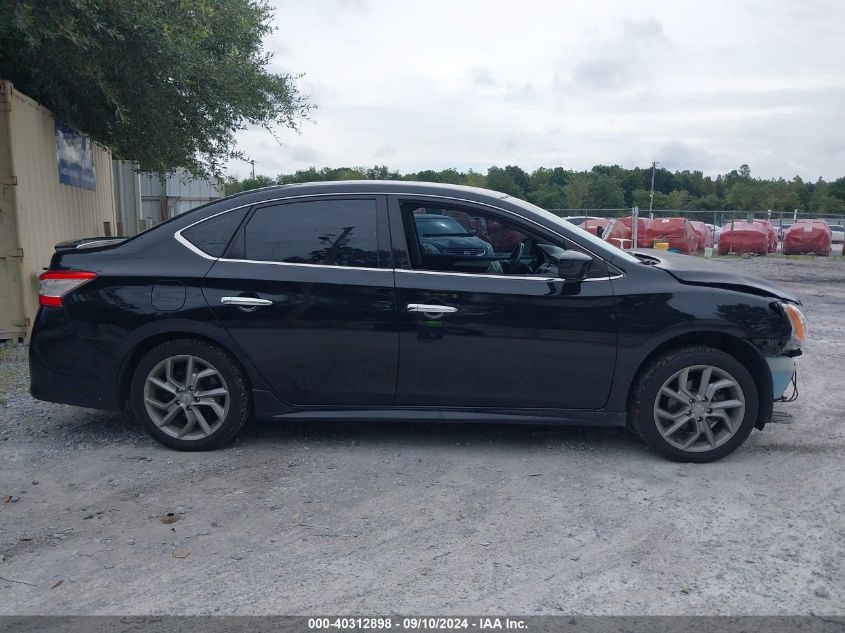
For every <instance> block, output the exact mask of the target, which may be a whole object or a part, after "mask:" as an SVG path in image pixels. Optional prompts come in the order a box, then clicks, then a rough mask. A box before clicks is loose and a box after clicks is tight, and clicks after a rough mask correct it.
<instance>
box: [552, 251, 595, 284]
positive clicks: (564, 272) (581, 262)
mask: <svg viewBox="0 0 845 633" xmlns="http://www.w3.org/2000/svg"><path fill="white" fill-rule="evenodd" d="M592 262H593V258H592V257H590V256H589V255H587V254H586V253H582V252H580V251H576V250H571V249H570V250H566V251H563V252H562V253H561V254H560V257H559V258H558V263H557V274H558V277H560V278H561V279H565V280H566V281H581V280H582V279H584V278H585V277H586V276H587V271H588V270H589V269H590V264H592Z"/></svg>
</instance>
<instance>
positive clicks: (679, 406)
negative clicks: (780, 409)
mask: <svg viewBox="0 0 845 633" xmlns="http://www.w3.org/2000/svg"><path fill="white" fill-rule="evenodd" d="M744 417H745V394H744V393H743V391H742V387H740V385H739V382H737V380H736V378H734V377H733V376H732V375H731V374H730V373H728V372H726V371H725V370H724V369H721V368H719V367H714V366H713V365H693V366H691V367H686V368H684V369H682V370H680V371H678V372H675V373H674V374H673V375H672V376H671V377H670V378H669V379H668V380H667V381H666V382H664V383H663V386H662V387H660V391H658V393H657V397H656V398H655V401H654V423H655V424H656V425H657V430H658V431H659V432H660V435H661V436H663V439H664V440H666V441H667V442H668V443H669V444H671V445H672V446H674V447H675V448H678V449H680V450H682V451H686V452H690V453H701V452H706V451H712V450H713V449H715V448H718V447H719V446H722V445H723V444H725V443H726V442H727V441H728V440H730V439H731V438H732V437H733V436H734V435H735V434H736V432H737V431H738V430H739V427H740V425H741V424H742V420H743V418H744Z"/></svg>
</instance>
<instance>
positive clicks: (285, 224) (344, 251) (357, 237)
mask: <svg viewBox="0 0 845 633" xmlns="http://www.w3.org/2000/svg"><path fill="white" fill-rule="evenodd" d="M376 227H377V223H376V203H375V201H374V200H321V201H314V202H293V203H289V204H279V205H274V206H271V207H262V208H261V209H257V210H256V212H255V214H254V215H253V216H252V218H251V219H250V221H249V223H248V224H247V226H246V258H247V259H253V260H259V261H270V262H288V263H293V264H324V265H328V266H363V267H368V268H376V267H378V247H377V244H378V241H377V229H376Z"/></svg>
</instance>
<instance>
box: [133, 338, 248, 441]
mask: <svg viewBox="0 0 845 633" xmlns="http://www.w3.org/2000/svg"><path fill="white" fill-rule="evenodd" d="M131 404H132V408H133V410H134V412H135V415H136V416H137V418H138V419H139V420H140V421H141V423H142V424H143V425H144V427H145V428H146V429H147V431H148V432H149V433H150V435H152V436H153V438H155V439H156V440H158V441H159V442H161V443H162V444H164V445H165V446H168V447H170V448H174V449H177V450H183V451H203V450H211V449H214V448H218V447H220V446H222V445H223V444H225V443H226V442H228V441H229V440H231V439H232V438H233V437H234V436H235V435H236V434H237V433H238V431H240V429H241V427H243V425H244V424H245V423H246V422H247V420H248V419H249V417H250V413H251V406H250V404H251V403H250V393H249V388H248V386H247V381H246V378H245V377H244V374H243V371H242V370H241V368H240V367H239V365H238V363H237V362H236V361H235V360H234V359H233V358H232V357H231V356H230V355H229V354H227V353H226V352H225V351H223V350H222V349H220V348H219V347H217V346H216V345H213V344H211V343H208V342H205V341H201V340H197V339H175V340H171V341H167V342H165V343H162V344H160V345H158V346H156V347H154V348H153V349H152V350H150V351H149V352H148V353H147V354H146V355H145V356H144V357H143V358H142V359H141V361H140V362H139V363H138V365H137V367H136V368H135V373H134V375H133V378H132V392H131Z"/></svg>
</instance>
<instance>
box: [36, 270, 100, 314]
mask: <svg viewBox="0 0 845 633" xmlns="http://www.w3.org/2000/svg"><path fill="white" fill-rule="evenodd" d="M96 277H97V273H91V272H88V271H84V270H61V271H60V270H48V271H47V272H46V273H41V276H40V277H38V303H39V304H41V305H43V306H52V307H55V308H60V307H62V297H64V296H65V295H66V294H67V293H69V292H70V291H71V290H76V289H77V288H79V287H80V286H81V285H83V284H87V283H88V282H89V281H91V280H92V279H96Z"/></svg>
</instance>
